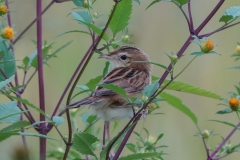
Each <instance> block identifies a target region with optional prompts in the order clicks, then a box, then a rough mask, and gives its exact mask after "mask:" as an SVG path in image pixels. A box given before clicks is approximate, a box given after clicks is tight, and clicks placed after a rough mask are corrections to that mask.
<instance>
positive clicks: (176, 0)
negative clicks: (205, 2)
mask: <svg viewBox="0 0 240 160" xmlns="http://www.w3.org/2000/svg"><path fill="white" fill-rule="evenodd" d="M172 1H175V2H177V3H179V5H180V6H182V5H184V4H187V3H188V0H172Z"/></svg>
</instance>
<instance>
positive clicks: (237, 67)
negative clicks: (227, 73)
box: [226, 66, 240, 69]
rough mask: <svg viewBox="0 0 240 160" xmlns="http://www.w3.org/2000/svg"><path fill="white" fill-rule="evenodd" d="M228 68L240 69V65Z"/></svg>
mask: <svg viewBox="0 0 240 160" xmlns="http://www.w3.org/2000/svg"><path fill="white" fill-rule="evenodd" d="M226 69H240V66H229V67H226Z"/></svg>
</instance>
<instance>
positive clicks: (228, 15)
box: [219, 6, 240, 23]
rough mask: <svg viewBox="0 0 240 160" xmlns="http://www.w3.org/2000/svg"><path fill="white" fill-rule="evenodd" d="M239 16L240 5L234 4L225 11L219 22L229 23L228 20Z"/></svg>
mask: <svg viewBox="0 0 240 160" xmlns="http://www.w3.org/2000/svg"><path fill="white" fill-rule="evenodd" d="M239 17H240V6H232V7H230V8H228V9H227V10H226V11H225V13H224V15H223V16H222V17H221V18H220V20H219V22H225V23H227V22H228V21H230V20H232V19H235V18H239Z"/></svg>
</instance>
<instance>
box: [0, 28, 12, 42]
mask: <svg viewBox="0 0 240 160" xmlns="http://www.w3.org/2000/svg"><path fill="white" fill-rule="evenodd" d="M1 36H2V37H3V38H5V39H8V40H11V39H13V37H14V30H13V28H11V27H6V28H4V29H3V30H2V34H1Z"/></svg>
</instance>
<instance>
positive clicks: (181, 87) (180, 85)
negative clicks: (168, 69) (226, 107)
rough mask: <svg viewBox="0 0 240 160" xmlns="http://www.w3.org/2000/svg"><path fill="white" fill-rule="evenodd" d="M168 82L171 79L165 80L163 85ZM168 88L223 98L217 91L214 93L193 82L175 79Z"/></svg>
mask: <svg viewBox="0 0 240 160" xmlns="http://www.w3.org/2000/svg"><path fill="white" fill-rule="evenodd" d="M168 82H169V80H165V81H164V82H163V84H162V86H165V85H166V84H167V83H168ZM166 89H169V90H175V91H180V92H185V93H191V94H196V95H199V96H204V97H209V98H213V99H220V100H221V99H223V98H222V97H221V96H219V95H217V94H216V93H213V92H211V91H208V90H205V89H202V88H200V87H197V86H194V85H191V84H187V83H184V82H179V81H173V82H172V83H171V84H170V85H169V86H168V87H167V88H166Z"/></svg>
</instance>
